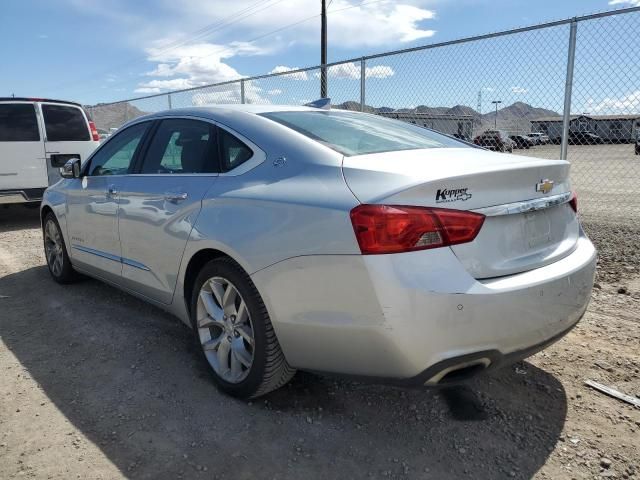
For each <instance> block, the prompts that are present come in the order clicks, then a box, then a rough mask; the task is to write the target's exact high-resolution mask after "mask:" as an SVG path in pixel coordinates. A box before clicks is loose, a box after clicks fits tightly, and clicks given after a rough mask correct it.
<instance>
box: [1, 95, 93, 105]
mask: <svg viewBox="0 0 640 480" xmlns="http://www.w3.org/2000/svg"><path fill="white" fill-rule="evenodd" d="M0 102H50V103H64V104H67V105H74V106H76V107H82V105H81V104H79V103H77V102H70V101H69V100H55V99H52V98H27V97H0Z"/></svg>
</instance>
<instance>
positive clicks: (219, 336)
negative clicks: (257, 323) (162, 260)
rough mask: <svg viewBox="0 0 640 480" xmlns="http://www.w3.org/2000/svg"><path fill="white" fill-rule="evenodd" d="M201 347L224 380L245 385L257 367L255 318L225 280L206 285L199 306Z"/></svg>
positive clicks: (211, 279)
mask: <svg viewBox="0 0 640 480" xmlns="http://www.w3.org/2000/svg"><path fill="white" fill-rule="evenodd" d="M196 322H197V325H196V326H197V328H198V337H199V339H200V345H201V346H202V349H203V351H204V354H205V356H206V358H207V361H208V362H209V364H210V365H211V367H212V368H213V370H214V371H215V372H216V374H217V375H218V376H219V377H220V378H222V379H223V380H224V381H226V382H229V383H234V384H236V383H240V382H242V381H243V380H244V379H245V378H246V377H247V375H249V371H250V370H251V365H252V364H253V358H254V347H255V339H254V332H253V324H252V323H251V315H250V314H249V310H248V308H247V304H246V302H245V300H244V298H242V295H241V294H240V292H239V291H238V289H237V288H236V287H235V285H233V284H232V283H231V282H230V281H229V280H227V279H225V278H223V277H213V278H210V279H208V280H207V281H206V282H204V284H203V285H202V288H201V289H200V294H199V296H198V302H197V306H196Z"/></svg>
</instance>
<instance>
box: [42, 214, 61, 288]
mask: <svg viewBox="0 0 640 480" xmlns="http://www.w3.org/2000/svg"><path fill="white" fill-rule="evenodd" d="M62 249H63V246H62V239H61V237H60V231H59V230H58V226H57V225H56V224H55V222H54V221H53V220H47V223H46V224H45V227H44V251H45V255H46V256H47V263H48V264H49V268H50V269H51V272H52V273H53V275H54V276H56V277H59V276H60V275H62V266H63V262H64V255H63V250H62Z"/></svg>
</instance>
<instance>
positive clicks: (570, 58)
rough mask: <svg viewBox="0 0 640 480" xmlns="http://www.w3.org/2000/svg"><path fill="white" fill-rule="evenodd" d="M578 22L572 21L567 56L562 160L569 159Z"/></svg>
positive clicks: (561, 147)
mask: <svg viewBox="0 0 640 480" xmlns="http://www.w3.org/2000/svg"><path fill="white" fill-rule="evenodd" d="M577 31H578V21H577V20H576V19H575V18H574V19H573V20H571V26H570V28H569V53H568V55H567V78H566V81H565V84H564V111H563V112H562V113H563V118H562V140H561V145H560V159H561V160H566V159H567V145H568V144H569V124H570V123H571V93H572V89H573V65H574V63H575V59H576V33H577Z"/></svg>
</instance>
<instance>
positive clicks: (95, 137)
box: [89, 121, 100, 142]
mask: <svg viewBox="0 0 640 480" xmlns="http://www.w3.org/2000/svg"><path fill="white" fill-rule="evenodd" d="M89 130H91V139H92V140H93V141H94V142H99V141H100V135H99V134H98V129H97V128H96V124H95V123H93V122H91V121H90V122H89Z"/></svg>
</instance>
